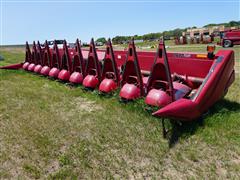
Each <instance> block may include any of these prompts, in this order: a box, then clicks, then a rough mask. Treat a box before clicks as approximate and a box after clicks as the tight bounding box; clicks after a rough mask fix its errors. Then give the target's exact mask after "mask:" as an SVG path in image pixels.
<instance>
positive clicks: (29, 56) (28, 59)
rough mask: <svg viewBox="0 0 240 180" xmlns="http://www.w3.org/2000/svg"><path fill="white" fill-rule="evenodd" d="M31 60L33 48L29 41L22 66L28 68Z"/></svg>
mask: <svg viewBox="0 0 240 180" xmlns="http://www.w3.org/2000/svg"><path fill="white" fill-rule="evenodd" d="M31 62H32V53H31V50H30V48H29V44H28V42H26V49H25V61H24V64H23V66H22V68H23V69H25V70H27V69H28V66H29V64H30V63H31Z"/></svg>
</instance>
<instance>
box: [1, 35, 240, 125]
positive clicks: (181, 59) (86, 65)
mask: <svg viewBox="0 0 240 180" xmlns="http://www.w3.org/2000/svg"><path fill="white" fill-rule="evenodd" d="M207 50H208V52H206V53H205V54H204V53H190V52H187V53H186V52H184V53H173V52H168V53H167V52H166V49H165V45H164V41H163V40H162V39H161V40H160V41H159V45H158V48H157V51H156V52H143V51H139V52H137V50H136V47H135V44H134V40H133V39H132V40H131V41H130V42H129V45H128V49H127V51H120V50H115V51H114V50H113V47H112V44H111V41H110V39H109V40H108V41H107V43H106V49H105V50H99V49H96V47H95V44H94V40H93V39H92V40H91V42H90V46H89V49H83V48H81V43H80V42H79V40H78V39H77V40H76V43H75V47H74V48H69V47H68V46H67V42H66V41H64V43H63V48H58V45H57V44H56V42H54V45H53V47H52V48H49V46H48V43H47V41H46V42H45V46H44V48H41V46H40V43H39V42H38V43H37V44H36V43H35V42H33V44H32V50H30V46H29V44H28V42H26V55H25V60H24V62H23V63H20V64H14V65H9V66H5V67H0V69H23V70H26V71H29V72H34V73H36V74H41V75H43V76H49V77H52V78H54V79H59V80H61V81H64V82H70V83H73V84H82V85H83V86H84V87H86V88H91V89H98V90H99V91H100V92H102V93H112V92H114V91H115V90H117V89H118V88H119V89H120V94H119V97H120V98H121V99H124V100H135V99H137V98H144V99H145V103H146V105H147V106H149V107H157V108H158V109H159V110H157V111H156V112H153V115H154V116H158V117H160V118H170V119H173V120H178V121H192V120H196V119H197V118H199V117H200V116H201V115H202V114H203V113H205V112H206V111H207V110H208V109H209V107H211V106H212V105H213V104H214V103H215V102H216V101H218V100H219V99H221V98H222V97H223V96H224V95H225V94H226V93H227V91H228V89H229V87H230V86H231V84H232V83H233V81H234V78H235V72H234V51H232V50H219V51H218V52H217V53H216V54H214V50H215V48H214V47H210V46H209V47H208V48H207Z"/></svg>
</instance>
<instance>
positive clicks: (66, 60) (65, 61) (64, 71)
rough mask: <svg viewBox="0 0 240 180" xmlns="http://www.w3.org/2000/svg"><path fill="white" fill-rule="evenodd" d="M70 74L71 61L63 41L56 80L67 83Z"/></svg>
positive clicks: (65, 43)
mask: <svg viewBox="0 0 240 180" xmlns="http://www.w3.org/2000/svg"><path fill="white" fill-rule="evenodd" d="M71 73H72V60H71V58H70V55H69V51H68V47H67V42H66V40H64V42H63V55H62V63H61V71H60V72H59V74H58V79H60V80H62V81H68V80H69V78H70V74H71Z"/></svg>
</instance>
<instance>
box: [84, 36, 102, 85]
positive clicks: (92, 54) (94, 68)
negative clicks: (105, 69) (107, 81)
mask: <svg viewBox="0 0 240 180" xmlns="http://www.w3.org/2000/svg"><path fill="white" fill-rule="evenodd" d="M85 75H86V77H85V78H84V80H83V86H84V87H86V88H90V89H95V88H96V87H97V86H98V85H99V83H100V82H101V66H100V62H99V60H98V55H97V51H96V48H95V44H94V40H93V39H92V40H91V43H90V48H89V54H88V58H87V62H86V69H85Z"/></svg>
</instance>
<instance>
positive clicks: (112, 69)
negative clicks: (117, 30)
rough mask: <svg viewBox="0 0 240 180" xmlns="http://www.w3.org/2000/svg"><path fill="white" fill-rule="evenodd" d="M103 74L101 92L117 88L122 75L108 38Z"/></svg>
mask: <svg viewBox="0 0 240 180" xmlns="http://www.w3.org/2000/svg"><path fill="white" fill-rule="evenodd" d="M101 76H102V82H101V83H100V85H99V91H100V92H103V93H110V92H112V91H114V90H115V89H117V87H118V86H119V83H120V76H119V70H118V67H117V62H116V60H115V56H114V52H113V48H112V43H111V40H110V39H108V42H107V47H106V51H105V57H104V60H103V68H102V75H101Z"/></svg>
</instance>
